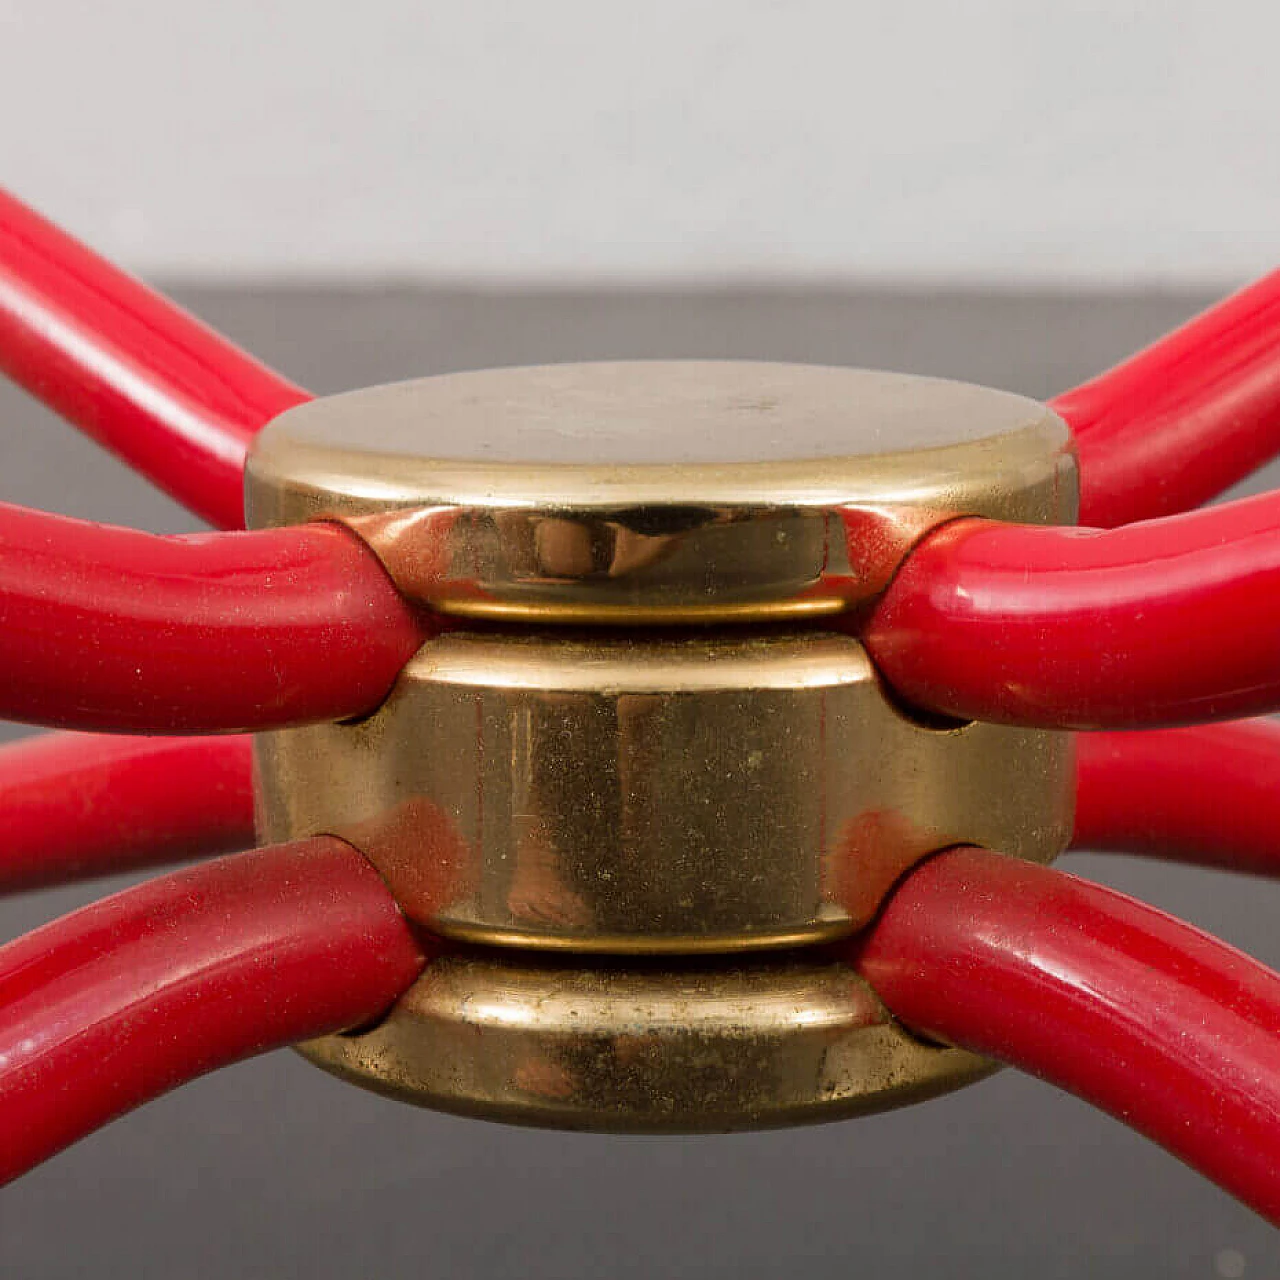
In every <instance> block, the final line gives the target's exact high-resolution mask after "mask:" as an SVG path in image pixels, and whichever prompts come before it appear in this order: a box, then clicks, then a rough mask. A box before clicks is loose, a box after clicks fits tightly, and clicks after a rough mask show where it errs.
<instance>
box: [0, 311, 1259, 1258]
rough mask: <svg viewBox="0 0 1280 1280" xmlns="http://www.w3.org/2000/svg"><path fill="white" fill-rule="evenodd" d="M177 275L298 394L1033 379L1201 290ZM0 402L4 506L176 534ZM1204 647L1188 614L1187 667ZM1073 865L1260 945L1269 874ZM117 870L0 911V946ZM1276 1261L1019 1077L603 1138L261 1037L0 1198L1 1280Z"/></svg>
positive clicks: (1112, 348)
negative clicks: (521, 287) (641, 365)
mask: <svg viewBox="0 0 1280 1280" xmlns="http://www.w3.org/2000/svg"><path fill="white" fill-rule="evenodd" d="M178 293H179V294H180V296H182V297H183V298H184V299H185V300H186V301H188V302H189V303H190V304H191V305H192V306H194V308H195V309H196V310H197V311H199V312H200V313H201V314H203V315H204V316H205V317H206V318H208V319H209V320H211V321H212V322H213V323H215V324H217V325H219V326H221V327H223V328H225V329H226V330H228V331H229V332H230V333H232V334H233V335H235V336H236V337H238V338H239V339H241V340H242V341H243V342H245V343H246V344H247V345H248V346H249V347H250V348H251V349H253V350H255V351H257V352H258V353H260V354H261V355H262V356H263V357H265V358H266V359H267V360H269V361H271V362H273V363H275V364H277V365H278V366H279V367H281V368H283V369H284V370H285V371H287V372H288V373H290V374H292V375H293V376H295V377H296V378H298V379H299V380H300V381H302V382H303V383H304V384H305V385H308V386H310V387H311V388H312V389H314V390H316V391H318V392H328V391H335V390H340V389H345V388H348V387H352V386H358V385H362V384H367V383H371V382H377V381H380V380H386V379H392V378H397V377H404V376H409V375H415V374H421V373H427V372H434V371H439V370H446V369H458V368H467V367H476V366H484V365H489V364H501V363H523V362H535V361H542V360H560V359H590V358H604V357H625V356H666V355H699V356H739V357H759V358H769V359H796V360H811V361H825V362H831V363H849V364H863V365H871V366H883V367H889V368H896V369H902V370H908V371H919V372H924V373H933V374H940V375H949V376H955V377H962V378H969V379H972V380H974V381H981V382H989V383H993V384H996V385H1000V386H1005V387H1009V388H1011V389H1014V390H1020V391H1024V392H1028V393H1031V394H1034V395H1046V394H1049V393H1051V392H1052V391H1054V390H1055V389H1058V388H1061V387H1063V386H1066V385H1068V384H1069V383H1070V382H1072V381H1073V380H1075V379H1078V378H1080V377H1082V376H1084V375H1086V374H1088V373H1090V372H1093V371H1095V370H1097V369H1099V368H1101V367H1102V366H1103V365H1104V364H1106V363H1107V362H1109V361H1111V360H1113V359H1115V358H1117V357H1119V356H1121V355H1122V354H1124V353H1126V352H1127V351H1129V350H1130V349H1132V348H1133V347H1134V346H1136V345H1138V344H1139V343H1141V342H1144V341H1146V340H1148V339H1149V338H1151V337H1153V336H1154V335H1155V334H1157V333H1158V332H1160V331H1161V330H1162V329H1164V328H1167V327H1168V326H1170V325H1172V324H1174V323H1176V322H1178V321H1179V320H1180V319H1182V318H1183V317H1185V316H1186V315H1188V314H1189V313H1190V312H1191V311H1192V310H1194V309H1195V308H1196V307H1197V306H1198V305H1200V304H1201V303H1203V302H1204V301H1205V299H1204V298H1201V297H1193V296H1189V295H1166V296H1134V295H1115V296H1105V295H1096V296H1076V297H1065V296H1032V295H1013V294H1005V295H966V294H961V293H929V292H919V293H915V294H904V293H902V292H893V293H890V292H885V293H875V292H869V291H866V290H862V291H858V292H850V293H841V292H828V293H823V292H814V291H790V292H788V291H773V292H749V291H736V292H735V291H728V292H705V291H704V292H686V293H611V294H604V293H572V292H553V293H540V294H539V293H520V294H512V293H501V292H481V293H476V292H461V291H459V292H440V291H435V292H430V291H415V290H403V291H397V290H367V291H345V292H344V291H323V290H293V291H289V290H266V289H259V290H257V291H254V290H243V291H216V290H210V289H200V290H187V291H183V290H178ZM0 417H2V419H3V431H2V432H0V499H3V500H6V501H19V502H24V503H28V504H33V505H38V506H43V507H47V508H49V509H53V510H59V511H65V512H68V513H71V514H75V515H78V516H82V517H89V518H94V519H100V520H107V521H114V522H118V523H125V524H133V525H139V526H143V527H147V528H152V529H157V530H163V531H179V530H183V529H188V528H191V527H193V525H192V523H191V521H190V519H189V518H188V517H186V516H184V515H183V514H182V513H181V512H180V511H178V509H177V508H176V507H174V506H173V505H172V504H170V503H168V502H167V501H166V500H164V499H162V498H161V497H159V496H157V495H156V494H154V493H152V492H150V491H149V490H148V488H147V487H146V486H145V485H143V484H142V483H141V482H139V481H137V480H136V479H134V478H133V477H132V476H130V475H129V474H127V473H126V472H125V471H124V470H123V469H122V468H121V467H119V466H118V465H117V464H115V463H114V462H112V461H110V460H109V459H106V458H104V457H103V456H101V455H99V454H98V453H97V452H96V451H95V450H94V449H93V448H92V446H90V445H88V444H86V443H85V442H83V441H82V440H80V439H79V438H78V437H76V436H75V435H74V433H73V432H72V431H71V430H70V429H69V428H67V427H64V426H63V425H62V424H60V423H58V422H57V421H55V420H54V419H52V418H51V417H49V416H48V415H47V414H45V413H44V412H43V411H41V410H39V409H38V408H36V407H35V406H34V405H33V404H32V403H30V402H29V401H27V400H25V399H24V398H23V397H22V396H21V395H19V394H18V393H17V392H14V391H12V390H11V389H8V388H0ZM1271 479H1272V481H1273V482H1274V479H1275V477H1274V476H1273V477H1271ZM1264 482H1265V478H1264ZM1212 646H1213V633H1212V621H1211V620H1207V622H1206V629H1205V650H1206V660H1207V661H1212ZM210 678H211V679H224V680H226V679H234V678H235V677H234V672H229V671H222V672H211V673H210ZM6 732H7V733H8V736H16V735H17V734H18V733H20V732H26V730H20V729H18V728H17V727H13V728H11V729H9V730H6ZM1072 869H1073V870H1075V871H1078V872H1081V873H1083V874H1088V875H1094V876H1097V877H1099V878H1101V879H1105V880H1107V881H1108V882H1109V883H1112V884H1114V885H1116V886H1118V887H1120V888H1123V889H1125V890H1128V891H1130V892H1133V893H1135V894H1137V895H1139V896H1141V897H1143V898H1146V899H1147V900H1149V901H1151V902H1154V903H1156V904H1158V905H1160V906H1162V907H1164V908H1166V909H1169V910H1172V911H1174V912H1177V913H1178V914H1180V915H1182V916H1184V917H1186V918H1187V919H1190V920H1193V921H1194V922H1196V923H1197V924H1200V925H1202V926H1204V927H1206V928H1208V929H1211V930H1213V931H1214V932H1216V933H1218V934H1220V935H1222V936H1223V937H1225V938H1227V939H1229V940H1231V941H1232V942H1235V943H1237V944H1238V945H1240V946H1242V947H1244V948H1245V949H1247V950H1249V951H1251V952H1252V953H1253V954H1255V955H1257V956H1259V957H1260V958H1262V959H1263V960H1266V961H1268V962H1270V963H1272V964H1276V963H1280V942H1278V941H1277V939H1276V936H1275V931H1274V928H1273V927H1272V922H1273V920H1274V919H1275V903H1276V901H1277V900H1278V896H1280V887H1273V886H1269V885H1265V884H1259V883H1257V882H1253V881H1249V880H1246V879H1243V878H1231V877H1228V876H1224V875H1220V874H1211V873H1208V872H1199V871H1194V870H1189V869H1185V868H1176V867H1164V866H1160V865H1157V864H1150V863H1139V862H1124V861H1122V860H1119V859H1103V858H1089V857H1077V858H1074V859H1073V860H1072ZM117 883H123V882H111V883H109V884H98V885H92V886H82V887H78V888H76V889H73V890H63V891H57V892H49V893H43V894H36V895H32V896H30V897H27V898H23V899H20V900H15V901H11V902H6V903H0V937H10V936H13V935H15V934H17V933H19V932H20V931H22V930H24V929H27V928H30V927H32V926H34V925H36V924H38V923H40V922H42V921H44V920H46V919H49V918H50V917H52V916H54V915H57V914H60V913H62V912H64V911H66V910H68V909H70V908H71V907H73V906H75V905H77V904H79V903H81V902H84V901H87V900H89V899H91V898H93V897H96V896H98V895H99V894H100V893H102V892H104V891H105V890H106V889H107V888H111V887H114V886H115V885H116V884H117ZM1277 1271H1280V1248H1278V1247H1277V1242H1276V1239H1275V1238H1274V1236H1273V1235H1272V1233H1271V1232H1270V1231H1269V1230H1268V1229H1267V1228H1266V1227H1264V1226H1263V1225H1262V1223H1261V1222H1260V1221H1259V1220H1257V1219H1256V1218H1254V1217H1253V1216H1252V1215H1251V1214H1249V1213H1248V1212H1246V1211H1245V1210H1244V1209H1241V1208H1240V1207H1238V1206H1236V1205H1235V1204H1233V1203H1232V1202H1231V1201H1230V1200H1229V1199H1228V1198H1227V1197H1226V1196H1225V1195H1223V1194H1222V1193H1220V1192H1218V1191H1217V1190H1215V1189H1214V1188H1213V1187H1211V1186H1209V1185H1208V1184H1206V1183H1205V1182H1203V1181H1202V1180H1201V1179H1200V1178H1198V1177H1197V1176H1196V1175H1194V1174H1192V1173H1190V1172H1189V1171H1187V1170H1186V1169H1184V1168H1182V1167H1181V1166H1180V1165H1178V1164H1177V1163H1175V1162H1174V1161H1173V1160H1172V1159H1171V1158H1169V1157H1167V1156H1165V1155H1164V1154H1163V1153H1162V1152H1160V1151H1158V1150H1157V1149H1156V1148H1155V1147H1153V1146H1151V1145H1150V1144H1148V1143H1146V1142H1145V1141H1143V1140H1141V1139H1138V1138H1136V1137H1134V1136H1133V1135H1131V1134H1130V1133H1128V1132H1127V1131H1126V1130H1125V1129H1124V1128H1123V1127H1121V1126H1120V1125H1119V1124H1117V1123H1115V1122H1113V1121H1111V1120H1109V1119H1106V1118H1105V1117H1102V1116H1099V1115H1096V1114H1095V1113H1093V1112H1092V1111H1091V1110H1090V1109H1089V1108H1088V1107H1086V1106H1084V1105H1082V1104H1080V1103H1078V1102H1076V1101H1074V1100H1073V1099H1071V1098H1067V1097H1065V1096H1062V1095H1060V1094H1058V1093H1056V1092H1055V1091H1054V1090H1052V1089H1050V1088H1048V1087H1046V1086H1043V1085H1040V1084H1038V1083H1036V1082H1034V1081H1031V1080H1028V1079H1025V1078H1022V1077H1020V1076H1019V1075H1017V1074H1016V1073H1013V1072H1004V1073H1001V1074H1000V1075H999V1076H997V1077H996V1078H994V1079H993V1080H990V1081H988V1082H985V1083H983V1084H980V1085H977V1086H974V1087H971V1088H969V1089H968V1090H966V1091H964V1092H962V1093H960V1094H957V1095H954V1096H951V1097H948V1098H943V1099H941V1100H938V1101H935V1102H932V1103H929V1104H926V1105H923V1106H918V1107H915V1108H913V1109H910V1110H906V1111H901V1112H897V1113H893V1114H890V1115H885V1116H881V1117H877V1118H873V1119H868V1120H860V1121H853V1122H849V1123H845V1124H838V1125H829V1126H825V1127H820V1128H815V1129H807V1130H795V1131H790V1132H784V1133H775V1134H766V1135H745V1136H735V1137H728V1138H697V1139H688V1140H684V1139H674V1138H663V1139H641V1138H627V1139H622V1138H604V1137H590V1136H571V1135H558V1134H543V1133H537V1132H530V1131H522V1130H516V1129H505V1128H501V1127H498V1126H494V1125H489V1124H483V1123H478V1122H468V1121H464V1120H459V1119H454V1118H449V1117H443V1116H436V1115H432V1114H430V1113H428V1112H422V1111H416V1110H413V1109H410V1108H406V1107H403V1106H399V1105H397V1104H394V1103H391V1102H387V1101H384V1100H382V1099H379V1098H376V1097H373V1096H372V1095H369V1094H365V1093H362V1092H360V1091H358V1090H355V1089H351V1088H349V1087H346V1086H344V1085H341V1084H339V1083H337V1082H335V1081H333V1080H331V1079H329V1078H328V1077H326V1076H324V1075H322V1074H321V1073H319V1072H317V1071H315V1070H314V1069H313V1068H311V1067H309V1066H308V1065H306V1064H305V1063H303V1062H302V1061H301V1060H299V1059H296V1058H295V1057H293V1056H292V1055H290V1054H287V1053H285V1054H276V1055H274V1056H272V1057H269V1058H266V1059H263V1060H259V1061H256V1062H251V1063H247V1064H243V1065H241V1066H239V1067H236V1068H233V1069H230V1070H227V1071H223V1072H220V1073H218V1074H216V1075H214V1076H211V1077H209V1078H207V1079H205V1080H202V1081H199V1082H197V1083H195V1084H193V1085H190V1086H188V1087H187V1088H184V1089H182V1090H179V1091H178V1092H176V1093H174V1094H172V1095H170V1096H169V1097H167V1098H164V1099H162V1100H160V1101H159V1102H157V1103H154V1104H153V1105H151V1106H149V1107H147V1108H145V1109H143V1110H142V1111H140V1112H138V1113H136V1114H134V1115H132V1116H130V1117H128V1118H126V1119H125V1120H123V1121H120V1122H118V1123H116V1124H114V1125H112V1126H110V1127H109V1128H108V1129H106V1130H105V1131H104V1132H102V1133H100V1134H98V1135H96V1136H94V1137H92V1138H90V1139H89V1140H87V1141H85V1142H83V1143H81V1144H80V1145H79V1146H77V1147H75V1148H74V1149H72V1150H71V1151H69V1152H67V1153H65V1154H63V1155H61V1156H59V1157H58V1158H56V1159H54V1160H53V1161H51V1162H49V1163H48V1164H47V1165H45V1166H44V1167H43V1168H41V1169H40V1170H38V1171H36V1172H35V1173H33V1174H31V1175H30V1176H29V1177H27V1178H26V1179H24V1180H22V1181H21V1182H19V1183H18V1184H16V1185H14V1186H13V1187H11V1188H10V1189H8V1190H7V1191H5V1192H4V1193H3V1194H2V1195H0V1275H2V1276H4V1277H9V1276H13V1277H21V1278H22V1280H46V1278H52V1277H72V1276H86V1275H92V1276H95V1277H104V1278H105V1277H136V1276H153V1275H154V1276H164V1277H166V1278H167V1280H185V1278H187V1277H190V1278H191V1280H197V1278H199V1280H205V1278H208V1277H256V1276H264V1277H265V1276H294V1275H297V1276H306V1277H308V1280H328V1278H329V1277H333V1278H334V1280H337V1278H338V1277H343V1278H347V1277H384V1276H400V1275H404V1276H409V1275H441V1276H457V1277H473V1276H475V1277H479V1276H508V1275H509V1276H521V1277H557V1278H561V1280H563V1278H565V1277H577V1276H626V1277H631V1276H681V1277H685V1276H688V1277H694V1276H730V1275H732V1276H734V1277H739V1278H743V1280H745V1278H747V1277H774V1276H778V1275H789V1274H793V1273H797V1274H798V1273H800V1272H803V1273H804V1274H806V1275H811V1276H815V1277H817V1276H831V1277H837V1276H838V1277H841V1278H842V1280H844V1278H847V1277H849V1276H851V1275H863V1274H865V1275H871V1276H885V1275H904V1276H917V1275H918V1276H931V1277H933V1276H940V1275H954V1276H974V1277H991V1276H1003V1275H1023V1276H1033V1275H1034V1276H1037V1277H1047V1276H1068V1275H1070V1276H1090V1277H1109V1276H1116V1277H1121V1276H1123V1277H1134V1276H1153V1277H1174V1276H1178V1277H1180V1276H1188V1277H1191V1276H1210V1277H1211V1276H1215V1275H1224V1276H1239V1275H1246V1276H1255V1275H1258V1276H1271V1275H1275V1274H1276V1273H1277Z"/></svg>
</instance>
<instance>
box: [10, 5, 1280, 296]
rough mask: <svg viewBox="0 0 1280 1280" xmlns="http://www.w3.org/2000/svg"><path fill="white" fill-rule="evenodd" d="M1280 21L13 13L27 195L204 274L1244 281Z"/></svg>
mask: <svg viewBox="0 0 1280 1280" xmlns="http://www.w3.org/2000/svg"><path fill="white" fill-rule="evenodd" d="M1278 50H1280V5H1277V4H1276V3H1275V0H1247V2H1242V3H1232V2H1230V0H1219V2H1218V3H1209V2H1201V0H1151V2H1149V3H1137V4H1126V3H1123V2H1122V0H1096V2H1094V3H1080V2H1074V0H1057V2H1055V3H1048V2H1047V0H1045V2H1042V0H963V2H961V0H923V2H921V3H914V4H912V3H905V2H904V3H892V2H886V0H875V2H874V3H865V2H862V0H787V2H780V0H643V2H640V0H631V2H629V3H625V4H623V3H616V2H614V0H360V2H359V3H349V2H347V0H199V2H196V0H109V2H102V0H0V181H2V182H3V183H4V184H5V185H8V186H10V187H11V188H12V189H14V190H16V191H17V192H18V193H19V194H21V195H23V196H24V197H26V198H28V199H30V200H32V201H34V202H36V203H37V204H39V205H40V206H41V207H43V208H45V209H47V210H48V211H49V212H50V213H51V214H52V215H53V216H55V217H57V218H59V219H60V220H62V221H64V222H65V223H67V224H68V225H70V226H71V227H73V228H74V229H75V230H76V231H78V232H79V233H80V234H82V235H84V236H86V237H87V238H88V239H90V240H91V241H92V242H93V243H94V244H96V245H98V246H99V247H101V248H103V249H105V250H106V251H107V252H108V253H110V254H113V255H116V256H118V257H120V258H122V259H124V260H125V261H127V262H129V263H130V264H132V265H133V266H134V267H136V268H138V269H140V270H143V271H146V272H150V273H159V274H168V275H174V274H180V275H183V276H187V277H195V278H201V277H223V276H263V275H266V276H272V277H286V278H287V277H302V278H316V277H327V278H338V279H341V278H347V277H369V276H370V275H373V276H395V277H400V278H403V277H418V278H424V279H428V280H464V281H475V280H479V281H486V280H487V281H493V282H497V283H505V282H510V281H513V280H515V281H548V280H556V281H565V282H581V281H589V282H596V281H614V280H628V281H671V280H677V281H679V280H702V279H708V278H710V279H721V278H730V279H754V280H761V279H763V280H770V279H781V280H788V281H790V280H799V281H813V280H823V281H834V282H838V281H841V280H848V279H866V278H873V279H888V280H894V281H901V280H907V281H911V280H918V281H924V282H938V281H943V282H955V281H961V282H978V283H984V284H989V283H996V284H1001V283H1007V284H1019V283H1044V282H1049V283H1062V284H1068V285H1070V284H1079V283H1088V284H1096V283H1115V284H1129V283H1134V282H1138V283H1147V284H1150V283H1174V284H1181V283H1199V282H1204V283H1213V284H1218V283H1222V282H1227V281H1230V280H1234V279H1237V278H1240V277H1243V276H1246V275H1249V274H1252V273H1255V272H1258V271H1260V270H1262V269H1264V268H1266V267H1267V266H1268V265H1270V264H1271V263H1272V262H1273V260H1275V259H1277V258H1280V74H1277V72H1276V70H1275V67H1276V63H1277V59H1278V57H1280V55H1278V53H1277V51H1278Z"/></svg>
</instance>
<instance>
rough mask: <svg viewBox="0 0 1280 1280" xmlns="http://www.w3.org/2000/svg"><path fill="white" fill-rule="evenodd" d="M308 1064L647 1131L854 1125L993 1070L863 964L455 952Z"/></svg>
mask: <svg viewBox="0 0 1280 1280" xmlns="http://www.w3.org/2000/svg"><path fill="white" fill-rule="evenodd" d="M583 963H585V962H583ZM302 1052H303V1053H304V1054H305V1055H306V1056H307V1057H308V1058H310V1059H311V1061H313V1062H315V1063H318V1064H319V1065H320V1066H322V1067H325V1068H326V1069H327V1070H329V1071H332V1072H334V1073H336V1074H337V1075H340V1076H342V1077H343V1078H344V1079H347V1080H350V1081H352V1082H354V1083H356V1084H361V1085H365V1086H366V1087H368V1088H372V1089H376V1090H378V1091H379V1092H382V1093H387V1094H390V1095H392V1096H394V1097H397V1098H401V1099H404V1100H406V1101H409V1102H416V1103H420V1104H422V1105H425V1106H431V1107H437V1108H440V1109H443V1110H447V1111H455V1112H460V1113H462V1114H465V1115H473V1116H480V1117H484V1118H486V1119H491V1120H504V1121H508V1122H513V1123H517V1124H535V1125H542V1126H548V1127H553V1128H563V1129H579V1130H597V1131H606V1132H642V1133H643V1132H647V1133H694V1132H724V1131H728V1130H734V1129H757V1128H769V1127H774V1126H779V1125H787V1124H799V1123H804V1122H808V1121H817V1120H829V1119H830V1120H834V1119H840V1118H842V1117H845V1116H851V1115H856V1114H860V1113H864V1112H869V1111H876V1110H882V1109H884V1108H886V1107H892V1106H900V1105H903V1104H905V1103H908V1102H914V1101H917V1100H920V1099H923V1098H927V1097H931V1096H934V1095H936V1094H938V1093H942V1092H944V1091H946V1090H948V1089H953V1088H956V1087H958V1086H959V1085H961V1084H964V1083H967V1082H968V1081H971V1080H974V1079H977V1078H978V1077H980V1076H982V1075H984V1074H987V1073H988V1072H989V1071H991V1070H992V1065H991V1064H989V1063H986V1062H984V1061H983V1060H981V1059H979V1058H976V1057H974V1056H972V1055H970V1054H967V1053H963V1052H961V1051H959V1050H956V1049H947V1048H941V1047H937V1046H934V1045H928V1044H924V1043H922V1042H921V1041H919V1040H916V1039H914V1038H913V1037H912V1036H910V1035H909V1034H908V1033H907V1032H905V1031H904V1030H903V1029H902V1028H901V1027H899V1026H898V1025H897V1024H896V1023H895V1022H893V1020H892V1019H890V1018H889V1016H888V1015H887V1014H886V1012H885V1010H884V1008H883V1006H882V1005H881V1004H880V1002H879V1000H877V998H876V997H875V995H874V993H873V992H872V991H871V989H870V988H869V987H868V986H867V985H866V984H865V983H864V982H863V981H862V980H861V979H860V978H859V977H858V976H857V974H856V973H854V972H853V970H852V969H850V968H849V967H848V966H847V965H845V964H843V963H840V962H839V961H835V960H827V959H823V958H821V957H815V958H811V959H800V958H797V957H794V956H792V957H788V958H786V959H780V960H777V961H773V962H767V961H763V960H759V959H757V960H755V961H753V962H752V963H750V964H732V965H723V964H722V965H711V964H702V965H698V964H694V963H688V964H685V965H682V966H681V967H679V968H678V969H667V968H653V967H625V966H619V965H609V966H606V965H603V964H595V965H592V966H590V967H583V966H582V964H573V965H569V964H564V963H556V962H555V961H552V960H545V961H538V960H536V959H531V960H527V961H526V960H523V959H521V958H519V957H518V956H516V955H514V954H513V953H505V954H503V953H490V954H488V955H484V954H482V953H480V952H475V953H472V954H462V955H449V956H443V957H441V958H439V959H436V960H435V961H434V962H432V963H431V964H429V965H428V967H427V969H426V971H425V973H424V974H423V975H422V978H421V979H420V980H419V981H418V983H417V984H416V985H415V986H414V987H412V988H411V989H410V990H409V992H408V993H407V994H406V995H404V996H403V997H402V998H401V999H400V1001H399V1003H398V1004H397V1005H396V1006H395V1007H394V1008H393V1009H392V1010H391V1012H390V1014H389V1015H388V1017H387V1018H386V1019H385V1020H384V1021H382V1022H381V1023H380V1024H379V1025H378V1026H376V1027H374V1028H372V1029H371V1030H368V1031H365V1032H364V1033H363V1034H359V1035H351V1036H328V1037H325V1038H324V1039H321V1040H314V1041H311V1042H310V1043H309V1044H306V1045H304V1046H302Z"/></svg>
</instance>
